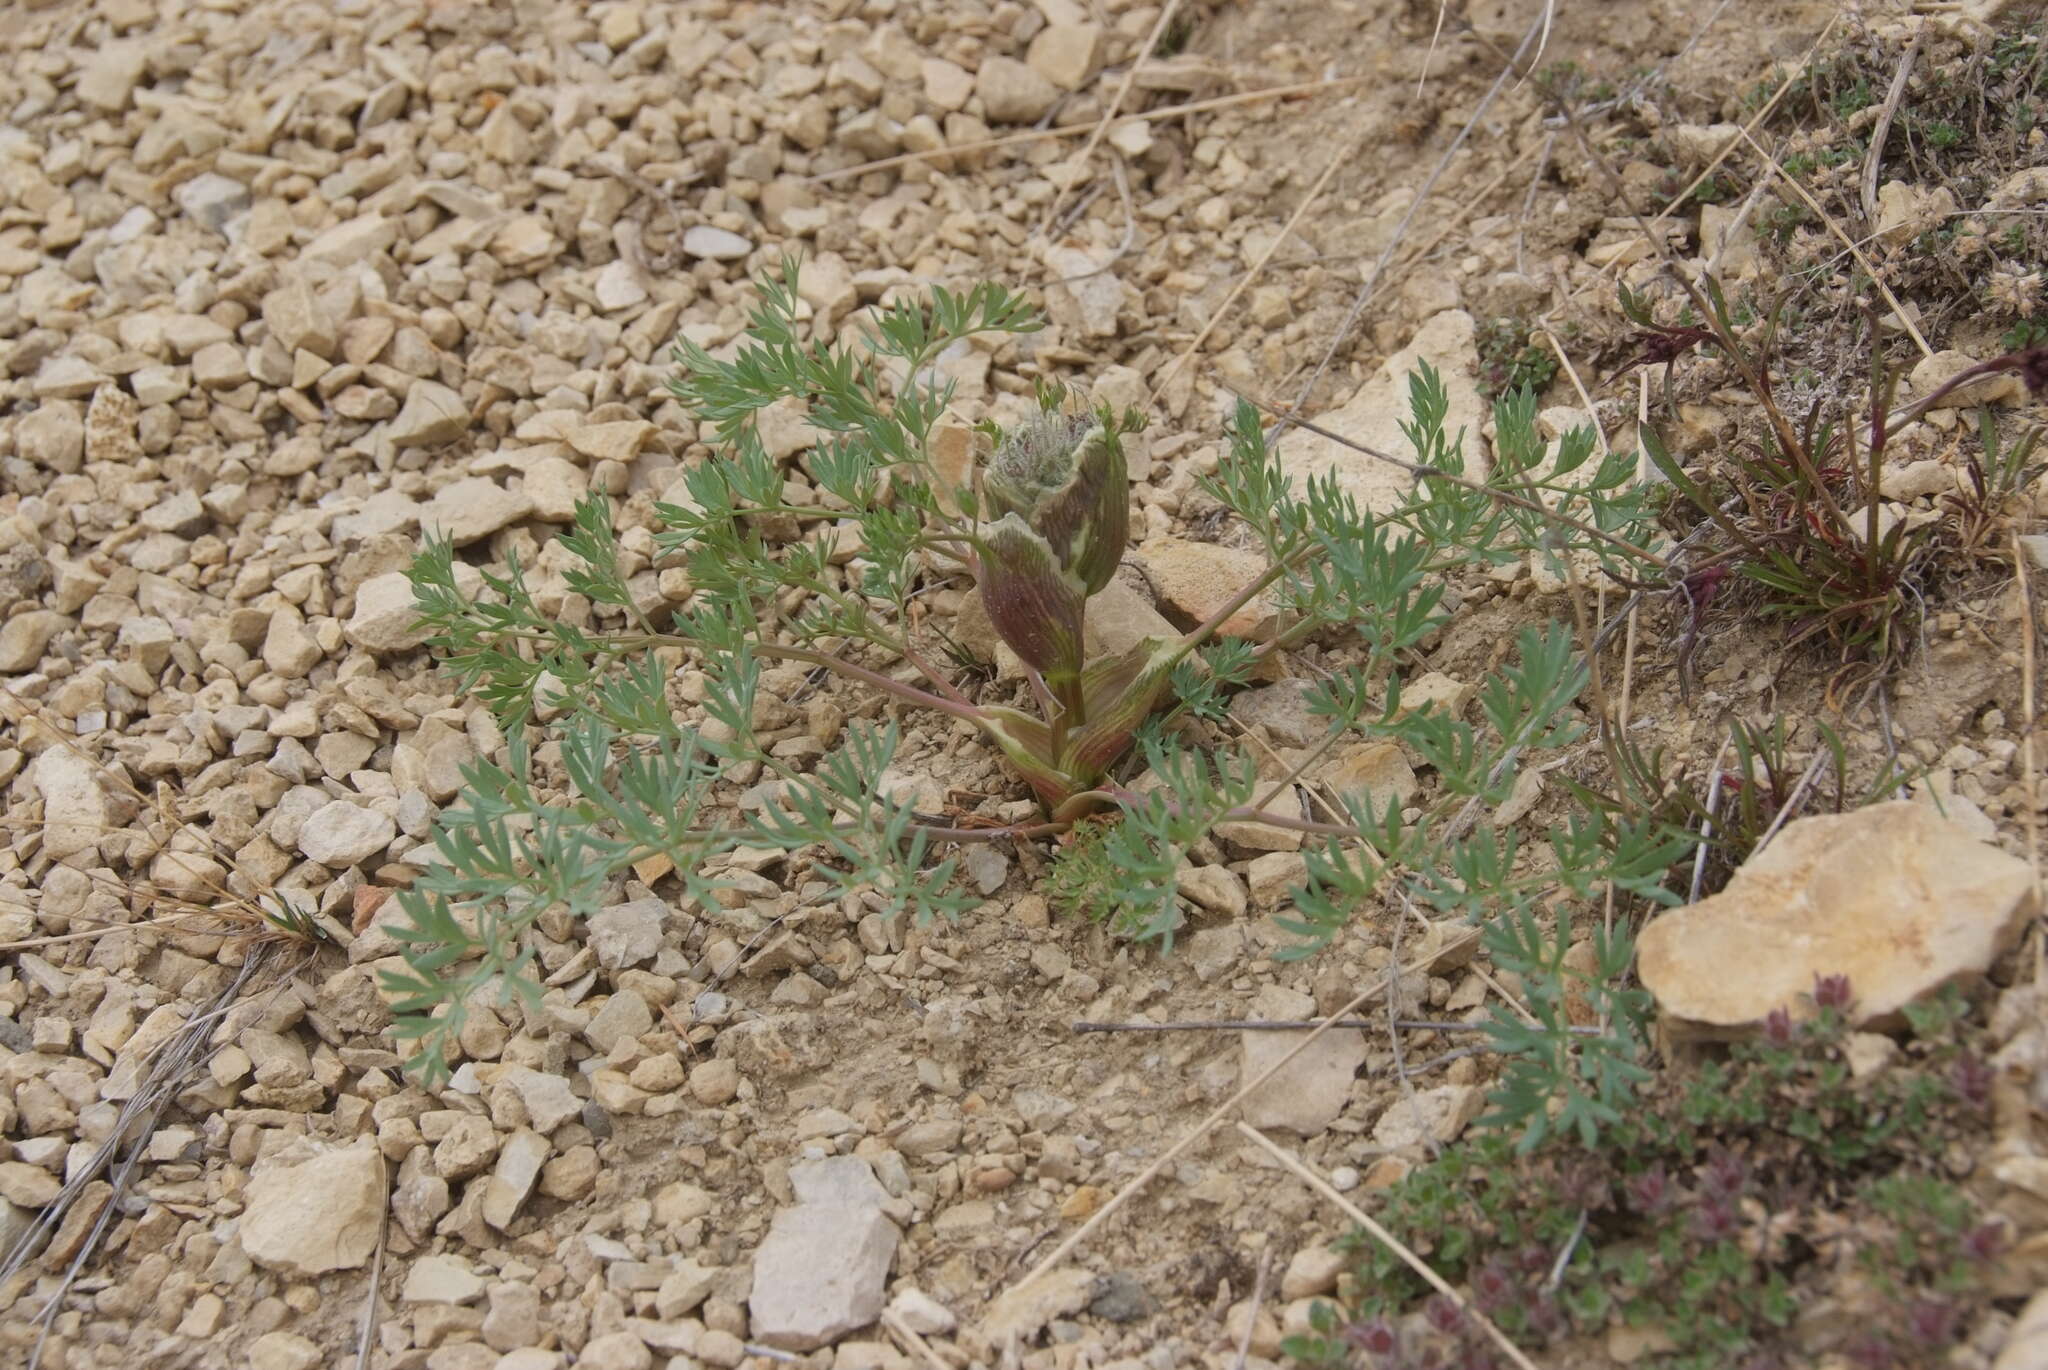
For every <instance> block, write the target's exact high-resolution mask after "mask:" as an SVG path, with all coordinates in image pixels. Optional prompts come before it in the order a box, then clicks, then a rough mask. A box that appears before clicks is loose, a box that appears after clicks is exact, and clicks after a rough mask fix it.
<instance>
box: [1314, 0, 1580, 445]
mask: <svg viewBox="0 0 2048 1370" xmlns="http://www.w3.org/2000/svg"><path fill="white" fill-rule="evenodd" d="M1546 8H1547V7H1546ZM1546 26H1547V16H1546V15H1538V16H1537V18H1536V22H1535V23H1533V24H1531V25H1530V26H1529V31H1528V33H1526V34H1525V35H1523V38H1522V42H1521V45H1520V46H1519V47H1517V48H1516V49H1515V59H1514V60H1513V61H1510V62H1508V63H1506V64H1504V65H1503V66H1502V68H1501V73H1500V75H1499V76H1497V77H1495V78H1494V82H1493V84H1492V85H1491V86H1489V87H1488V88H1487V91H1486V94H1485V95H1484V96H1482V97H1480V100H1479V104H1478V105H1477V107H1475V108H1474V109H1473V111H1472V116H1471V117H1470V118H1469V119H1467V120H1466V121H1465V126H1464V127H1463V128H1461V129H1459V130H1458V136H1457V137H1455V138H1453V139H1452V140H1451V145H1450V146H1449V147H1447V148H1445V149H1444V154H1443V156H1442V157H1440V158H1438V159H1437V163H1436V165H1435V166H1433V167H1431V168H1430V171H1429V175H1428V176H1427V177H1426V178H1424V180H1423V182H1422V188H1421V189H1420V190H1418V191H1417V192H1416V194H1415V200H1414V202H1413V203H1411V204H1410V205H1409V206H1408V208H1407V211H1406V212H1405V213H1403V214H1402V216H1401V222H1400V223H1399V224H1398V225H1396V226H1395V229H1394V236H1393V238H1392V240H1391V241H1389V242H1388V243H1387V245H1386V247H1385V249H1383V250H1382V251H1381V253H1380V255H1379V260H1378V261H1376V262H1374V263H1373V268H1372V270H1371V271H1370V272H1368V273H1367V275H1366V278H1365V283H1364V284H1363V285H1361V286H1360V287H1359V289H1358V293H1357V294H1356V295H1354V296H1353V297H1352V299H1351V307H1350V308H1349V309H1347V310H1346V311H1345V312H1344V319H1343V322H1341V323H1339V324H1338V325H1337V331H1336V333H1335V334H1334V335H1332V337H1331V338H1330V343H1329V346H1328V347H1326V348H1324V349H1323V355H1322V358H1321V359H1320V360H1319V361H1317V362H1316V367H1315V370H1314V371H1312V372H1310V373H1309V378H1308V383H1307V384H1306V385H1304V386H1302V387H1301V393H1300V394H1298V395H1297V396H1296V397H1295V400H1294V408H1295V410H1296V411H1297V412H1299V411H1302V410H1306V409H1307V408H1308V405H1309V401H1310V400H1311V399H1313V398H1314V397H1315V391H1316V387H1317V386H1318V385H1321V384H1322V381H1323V376H1324V374H1325V373H1327V372H1328V371H1329V369H1330V363H1331V362H1333V361H1335V360H1336V358H1337V353H1338V351H1339V350H1340V349H1341V348H1342V347H1343V346H1344V342H1345V340H1346V339H1348V338H1349V337H1350V336H1351V330H1352V329H1353V328H1354V327H1355V326H1356V325H1357V323H1358V319H1359V316H1360V315H1361V314H1363V313H1364V312H1365V306H1366V305H1367V304H1368V303H1369V302H1370V301H1371V300H1372V297H1373V295H1374V294H1375V293H1376V292H1377V291H1378V290H1379V285H1380V277H1381V276H1382V275H1383V274H1384V273H1385V271H1386V269H1387V263H1388V262H1390V261H1392V260H1393V257H1394V252H1395V250H1396V249H1397V248H1399V247H1400V245H1401V243H1402V241H1403V240H1404V239H1405V238H1406V237H1407V236H1408V226H1409V225H1410V224H1412V223H1413V222H1415V216H1416V214H1417V213H1418V212H1420V210H1421V209H1422V206H1423V205H1424V204H1425V203H1427V202H1428V200H1429V196H1430V192H1431V191H1433V190H1435V189H1436V183H1437V181H1438V180H1439V179H1441V178H1442V176H1443V174H1444V172H1445V171H1447V170H1448V169H1449V168H1450V165H1451V159H1452V158H1454V157H1456V156H1457V155H1458V150H1459V149H1460V148H1462V147H1463V146H1464V145H1465V140H1466V139H1467V138H1469V137H1471V136H1472V130H1474V129H1476V128H1478V127H1479V121H1480V120H1481V119H1483V118H1485V117H1486V111H1487V110H1489V109H1491V108H1492V107H1493V102H1494V101H1495V100H1497V99H1499V98H1500V93H1501V92H1502V91H1504V90H1506V89H1507V86H1508V78H1509V77H1510V76H1513V75H1514V74H1515V61H1519V60H1520V58H1521V55H1522V54H1523V53H1524V52H1526V51H1528V48H1529V45H1530V44H1531V43H1533V42H1536V41H1537V40H1538V38H1539V37H1540V35H1541V34H1542V33H1544V32H1545V31H1546ZM1288 422H1290V421H1287V420H1283V422H1282V423H1281V424H1280V425H1279V428H1278V430H1276V431H1284V430H1285V428H1286V427H1287V426H1288ZM1294 422H1298V421H1294Z"/></svg>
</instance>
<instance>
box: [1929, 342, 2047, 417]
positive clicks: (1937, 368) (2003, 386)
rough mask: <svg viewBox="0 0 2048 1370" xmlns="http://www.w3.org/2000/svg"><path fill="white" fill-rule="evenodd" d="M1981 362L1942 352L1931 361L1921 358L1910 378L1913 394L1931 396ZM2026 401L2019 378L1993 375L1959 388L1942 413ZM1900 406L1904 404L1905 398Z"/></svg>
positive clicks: (1944, 398)
mask: <svg viewBox="0 0 2048 1370" xmlns="http://www.w3.org/2000/svg"><path fill="white" fill-rule="evenodd" d="M1977 362H1978V359H1977V358H1975V357H1972V356H1970V355H1969V354H1968V353H1966V352H1956V351H1943V352H1937V353H1935V354H1934V355H1933V356H1931V357H1925V358H1922V359H1921V360H1920V361H1918V362H1916V363H1915V364H1914V366H1913V370H1912V371H1911V373H1910V374H1909V377H1908V379H1909V381H1910V383H1911V387H1912V389H1911V393H1912V394H1913V395H1917V396H1922V397H1924V396H1928V395H1932V394H1933V393H1934V392H1935V391H1936V390H1939V389H1940V388H1941V387H1942V386H1943V385H1946V384H1947V383H1948V382H1949V381H1952V380H1954V379H1955V378H1956V377H1957V376H1958V375H1960V374H1961V373H1963V372H1964V371H1967V370H1969V369H1970V368H1971V367H1973V366H1975V365H1977ZM2026 398H2027V387H2026V386H2025V384H2023V383H2022V382H2021V381H2020V378H2019V377H2017V376H2014V375H2011V374H2009V373H2006V372H1994V373H1993V374H1991V375H1988V376H1980V377H1978V378H1977V379H1975V380H1972V381H1968V382H1965V383H1964V384H1962V385H1959V386H1957V387H1956V388H1955V389H1954V390H1951V391H1949V393H1948V394H1946V395H1944V396H1942V398H1941V401H1940V407H1941V408H1942V409H1974V408H1977V407H1979V406H1981V405H1987V404H1996V405H2015V404H2023V403H2025V402H2026ZM1900 402H1901V403H1904V399H1903V397H1902V398H1901V401H1900Z"/></svg>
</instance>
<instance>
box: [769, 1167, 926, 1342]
mask: <svg viewBox="0 0 2048 1370" xmlns="http://www.w3.org/2000/svg"><path fill="white" fill-rule="evenodd" d="M789 1178H790V1183H791V1185H792V1187H793V1188H794V1189H795V1190H796V1192H797V1195H798V1197H799V1202H798V1203H797V1204H796V1205H795V1206H794V1207H791V1208H784V1209H782V1210H781V1211H779V1212H778V1213H776V1215H775V1217H774V1220H773V1221H772V1222H771V1223H770V1225H769V1228H768V1235H767V1236H766V1237H764V1238H763V1239H762V1241H761V1245H760V1247H759V1248H758V1249H757V1250H756V1251H755V1253H754V1271H753V1289H752V1292H751V1293H750V1295H749V1296H748V1300H747V1310H748V1313H749V1316H750V1327H751V1331H752V1335H753V1337H754V1339H755V1340H757V1341H759V1342H761V1343H762V1344H764V1345H767V1346H773V1347H776V1348H779V1349H782V1350H787V1351H810V1350H814V1349H816V1348H817V1347H820V1346H827V1345H830V1344H831V1343H832V1342H834V1341H837V1340H838V1339H840V1338H842V1337H844V1336H846V1335H847V1334H848V1333H851V1332H857V1331H859V1330H860V1329H861V1328H863V1327H866V1326H869V1325H870V1324H872V1323H873V1322H874V1321H875V1320H876V1319H877V1318H879V1317H880V1316H881V1313H882V1308H883V1304H884V1293H885V1288H886V1285H887V1283H888V1278H889V1267H890V1264H891V1262H892V1261H893V1260H894V1259H895V1254H896V1246H897V1242H898V1240H899V1234H898V1232H897V1229H896V1225H895V1223H893V1222H891V1221H890V1220H889V1218H888V1216H887V1215H886V1214H884V1213H883V1211H882V1207H883V1205H884V1204H885V1203H886V1202H888V1193H887V1191H886V1190H884V1189H883V1188H882V1186H881V1185H880V1184H879V1183H878V1182H877V1181H876V1180H875V1177H874V1173H873V1171H872V1170H871V1169H870V1168H869V1167H868V1163H867V1162H866V1161H864V1160H862V1159H860V1158H859V1157H855V1156H835V1157H829V1158H826V1159H825V1160H820V1161H806V1162H800V1163H798V1164H796V1165H792V1166H791V1167H790V1176H789Z"/></svg>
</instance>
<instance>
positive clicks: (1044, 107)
mask: <svg viewBox="0 0 2048 1370" xmlns="http://www.w3.org/2000/svg"><path fill="white" fill-rule="evenodd" d="M974 91H975V94H976V95H978V96H979V97H980V99H981V108H982V115H983V117H984V118H986V119H987V120H988V121H989V122H990V123H992V124H1029V123H1034V122H1036V121H1037V120H1038V119H1040V118H1041V117H1043V116H1044V115H1045V113H1046V112H1047V111H1049V110H1050V109H1051V108H1052V107H1053V105H1054V103H1056V102H1057V101H1058V100H1059V98H1060V90H1059V87H1058V86H1055V85H1054V84H1053V83H1052V82H1051V81H1048V80H1047V79H1046V78H1045V77H1043V76H1041V75H1040V74H1039V73H1038V72H1036V71H1034V70H1032V69H1031V68H1030V67H1028V66H1026V65H1025V64H1024V63H1022V62H1020V61H1018V60H1017V59H1016V58H1014V57H1002V56H993V57H987V58H984V59H983V60H982V63H981V70H980V71H978V72H976V73H975V77H974Z"/></svg>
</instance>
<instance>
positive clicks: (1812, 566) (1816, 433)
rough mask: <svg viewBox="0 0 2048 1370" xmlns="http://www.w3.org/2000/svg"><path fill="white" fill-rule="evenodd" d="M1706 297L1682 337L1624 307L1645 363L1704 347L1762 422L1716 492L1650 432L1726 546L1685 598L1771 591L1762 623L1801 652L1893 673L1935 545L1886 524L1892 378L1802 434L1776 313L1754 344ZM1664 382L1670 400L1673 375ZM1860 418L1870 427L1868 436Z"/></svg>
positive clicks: (1707, 287) (1718, 297)
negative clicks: (1783, 394) (1776, 357)
mask: <svg viewBox="0 0 2048 1370" xmlns="http://www.w3.org/2000/svg"><path fill="white" fill-rule="evenodd" d="M1701 290H1702V302H1703V303H1704V305H1705V308H1706V313H1707V317H1706V318H1705V320H1704V321H1703V322H1701V323H1694V324H1683V325H1667V324H1659V323H1658V322H1657V321H1656V320H1655V318H1654V317H1653V316H1652V314H1651V312H1650V309H1649V306H1648V304H1647V303H1646V301H1645V300H1644V299H1643V298H1642V297H1640V296H1638V295H1635V294H1634V293H1633V292H1631V291H1629V290H1628V289H1627V287H1623V288H1622V295H1621V303H1622V309H1623V311H1624V312H1625V313H1626V314H1627V315H1628V317H1629V318H1630V319H1631V320H1633V321H1634V322H1635V323H1636V324H1637V325H1638V326H1639V327H1640V328H1641V329H1642V330H1643V331H1642V333H1641V335H1640V337H1641V340H1642V342H1643V347H1644V350H1643V352H1642V354H1641V356H1640V358H1639V360H1640V361H1647V362H1651V363H1658V362H1662V363H1667V364H1668V363H1670V362H1674V361H1676V360H1677V359H1678V358H1679V357H1680V356H1683V355H1684V354H1685V353H1687V352H1689V351H1691V350H1692V349H1694V348H1696V347H1706V348H1710V349H1712V350H1713V351H1715V352H1716V353H1717V354H1718V355H1719V356H1720V357H1722V358H1723V359H1724V360H1726V361H1727V362H1728V363H1729V364H1730V366H1731V367H1732V368H1733V369H1734V370H1735V371H1736V373H1737V375H1738V376H1739V377H1740V378H1741V381H1742V384H1743V386H1744V388H1745V389H1747V390H1749V391H1750V393H1751V394H1753V395H1754V396H1755V397H1756V398H1757V401H1758V404H1759V407H1760V409H1761V410H1762V413H1763V415H1764V419H1765V422H1764V425H1763V427H1762V430H1761V432H1760V433H1759V434H1758V436H1757V437H1756V438H1755V439H1754V440H1753V441H1751V442H1746V443H1744V444H1742V445H1739V446H1737V447H1734V448H1731V449H1727V450H1726V451H1725V454H1724V456H1723V460H1722V461H1721V462H1720V463H1719V464H1718V473H1717V479H1715V480H1714V483H1713V484H1711V485H1710V484H1706V483H1702V481H1701V480H1699V479H1697V478H1695V476H1694V475H1693V474H1692V473H1691V472H1689V471H1688V470H1687V469H1686V468H1685V467H1684V466H1683V465H1682V464H1681V463H1680V462H1678V460H1677V459H1676V458H1675V457H1674V456H1673V455H1672V454H1671V452H1670V451H1669V450H1668V449H1667V448H1666V447H1665V445H1664V443H1663V441H1662V439H1661V437H1660V436H1659V435H1658V434H1657V433H1656V432H1655V431H1654V430H1653V429H1645V431H1644V450H1645V451H1646V452H1647V453H1648V454H1649V456H1650V458H1651V460H1652V461H1654V462H1655V463H1656V465H1657V468H1658V470H1660V471H1662V472H1663V473H1664V475H1665V477H1666V478H1667V479H1668V480H1670V482H1671V483H1672V485H1673V486H1674V487H1675V488H1676V489H1677V490H1678V492H1679V493H1680V495H1681V496H1682V497H1683V498H1684V500H1685V502H1686V503H1687V505H1689V506H1690V509H1691V511H1692V513H1693V516H1694V517H1695V518H1697V519H1700V520H1703V521H1708V522H1711V523H1712V524H1713V525H1714V526H1715V527H1716V528H1717V529H1718V530H1719V531H1720V532H1721V533H1722V534H1723V535H1725V538H1726V540H1727V543H1728V546H1727V547H1726V548H1725V549H1724V551H1723V552H1722V553H1721V554H1720V555H1719V556H1715V557H1710V558H1708V559H1707V561H1706V564H1705V565H1704V566H1703V567H1701V568H1700V569H1697V570H1695V571H1694V572H1693V574H1692V577H1690V578H1689V580H1690V581H1691V582H1692V584H1691V585H1690V586H1689V587H1688V589H1689V591H1690V593H1691V594H1692V595H1693V597H1694V599H1695V602H1697V599H1698V598H1699V597H1700V596H1701V595H1702V594H1704V595H1711V594H1712V593H1713V590H1714V588H1715V586H1716V584H1717V583H1718V582H1717V581H1714V582H1709V581H1708V580H1707V579H1705V578H1706V577H1707V576H1708V575H1709V574H1710V573H1712V572H1714V571H1716V570H1718V568H1719V567H1721V566H1723V565H1732V567H1733V568H1734V570H1735V572H1736V574H1737V575H1739V576H1740V577H1741V578H1742V579H1744V580H1746V581H1748V582H1750V583H1751V584H1753V585H1755V586H1757V587H1759V588H1760V589H1761V590H1762V591H1763V597H1762V599H1761V601H1760V610H1761V612H1762V613H1763V614H1764V615H1765V616H1766V617H1769V618H1776V619H1781V620H1785V621H1787V622H1789V623H1790V624H1791V625H1792V638H1791V640H1792V641H1793V642H1794V643H1795V644H1796V643H1798V642H1801V641H1804V640H1806V639H1808V638H1812V637H1815V636H1825V637H1827V638H1828V639H1830V640H1832V641H1833V642H1834V643H1836V644H1837V646H1838V647H1839V648H1840V649H1841V650H1842V651H1843V653H1844V654H1845V657H1846V658H1848V660H1849V662H1850V665H1849V668H1848V669H1850V670H1851V671H1852V672H1854V671H1855V670H1857V669H1859V668H1860V667H1862V666H1864V665H1874V666H1875V667H1876V668H1877V669H1879V670H1882V669H1885V668H1887V667H1888V666H1889V665H1891V664H1892V663H1893V661H1894V660H1895V657H1896V654H1897V653H1898V652H1899V651H1900V650H1902V648H1903V645H1904V643H1906V642H1907V641H1909V640H1910V634H1909V633H1908V632H1906V631H1904V630H1905V629H1906V628H1908V626H1909V625H1910V624H1911V622H1912V621H1913V615H1914V614H1915V612H1916V604H1917V601H1916V599H1915V597H1914V596H1913V595H1912V593H1911V589H1910V587H1911V582H1912V578H1913V575H1914V572H1915V568H1916V566H1917V564H1918V562H1919V560H1920V558H1921V557H1922V556H1923V555H1924V554H1925V552H1926V550H1927V548H1928V546H1929V544H1930V541H1931V534H1930V533H1929V532H1928V531H1927V530H1925V529H1924V528H1916V527H1914V526H1913V525H1912V524H1911V523H1910V522H1908V521H1906V520H1903V519H1902V520H1897V521H1894V522H1891V523H1890V524H1889V526H1887V525H1886V524H1885V522H1883V521H1882V520H1881V519H1880V504H1881V500H1880V496H1879V493H1878V486H1879V478H1880V474H1881V472H1882V469H1883V463H1884V452H1885V447H1886V444H1887V443H1888V441H1889V440H1890V437H1891V435H1892V433H1893V431H1894V429H1893V427H1892V426H1891V424H1890V422H1889V420H1890V418H1891V395H1892V390H1893V385H1894V383H1895V378H1894V377H1890V376H1887V375H1886V374H1884V373H1883V372H1882V370H1879V371H1877V372H1876V373H1875V374H1873V376H1872V378H1871V383H1870V389H1869V392H1868V393H1869V401H1868V403H1869V409H1868V413H1867V415H1865V416H1858V415H1856V414H1855V413H1853V412H1846V413H1841V414H1839V415H1837V414H1830V413H1828V412H1826V410H1825V408H1824V407H1823V406H1822V405H1821V404H1820V403H1818V402H1816V403H1815V405H1814V406H1813V408H1812V409H1811V410H1810V411H1809V412H1808V413H1807V415H1806V417H1805V419H1804V421H1803V422H1799V423H1795V422H1793V420H1792V419H1791V418H1790V416H1788V415H1787V414H1786V412H1785V410H1784V408H1783V405H1782V403H1781V401H1780V398H1779V391H1778V384H1777V381H1776V379H1775V377H1774V376H1773V372H1772V366H1773V346H1774V342H1775V337H1776V332H1777V326H1778V321H1777V317H1776V315H1775V313H1774V314H1773V315H1771V316H1770V317H1768V318H1767V319H1766V321H1765V323H1764V324H1763V326H1762V328H1761V330H1760V334H1761V336H1760V337H1759V338H1758V339H1757V340H1756V341H1755V342H1753V343H1752V342H1751V341H1748V340H1747V339H1745V337H1744V336H1743V334H1742V333H1741V332H1740V331H1738V325H1737V324H1736V323H1735V321H1734V319H1733V318H1732V317H1731V315H1730V312H1729V309H1728V305H1727V301H1726V299H1725V297H1724V296H1723V294H1722V292H1721V289H1720V286H1719V283H1718V282H1716V281H1714V280H1712V279H1711V278H1709V279H1708V280H1706V281H1705V282H1704V283H1703V285H1702V287H1701ZM1666 379H1667V386H1668V382H1669V376H1668V373H1667V378H1666ZM1667 394H1668V391H1667ZM1859 417H1861V418H1864V419H1867V423H1864V424H1859ZM1859 428H1860V429H1861V430H1862V432H1863V435H1864V436H1863V445H1862V450H1860V451H1859V450H1858V434H1859ZM1724 506H1725V507H1724Z"/></svg>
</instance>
